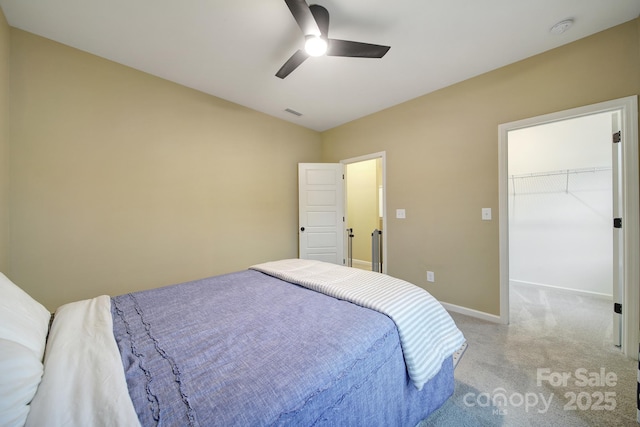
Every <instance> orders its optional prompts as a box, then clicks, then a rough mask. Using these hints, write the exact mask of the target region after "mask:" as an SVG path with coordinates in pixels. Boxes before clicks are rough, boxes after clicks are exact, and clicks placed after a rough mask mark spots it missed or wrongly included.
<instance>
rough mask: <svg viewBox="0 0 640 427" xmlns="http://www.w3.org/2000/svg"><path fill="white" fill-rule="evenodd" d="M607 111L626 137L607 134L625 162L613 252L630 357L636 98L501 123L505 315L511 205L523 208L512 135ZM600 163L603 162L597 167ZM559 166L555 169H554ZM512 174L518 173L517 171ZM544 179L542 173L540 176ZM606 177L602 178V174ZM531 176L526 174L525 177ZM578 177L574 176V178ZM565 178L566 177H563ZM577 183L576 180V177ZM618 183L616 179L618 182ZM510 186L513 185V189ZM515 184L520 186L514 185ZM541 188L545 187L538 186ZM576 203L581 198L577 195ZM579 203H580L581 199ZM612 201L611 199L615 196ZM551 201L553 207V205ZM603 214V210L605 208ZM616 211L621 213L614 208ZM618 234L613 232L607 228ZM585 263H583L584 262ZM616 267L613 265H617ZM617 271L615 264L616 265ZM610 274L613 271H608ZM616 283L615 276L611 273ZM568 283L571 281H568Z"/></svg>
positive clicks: (634, 319) (634, 298) (634, 311)
mask: <svg viewBox="0 0 640 427" xmlns="http://www.w3.org/2000/svg"><path fill="white" fill-rule="evenodd" d="M604 113H613V114H612V115H611V117H615V116H616V115H617V117H618V118H619V125H620V129H621V140H620V143H619V144H618V145H615V143H614V142H613V141H612V139H613V136H612V135H609V137H608V138H607V139H608V141H611V146H610V147H611V151H609V153H610V154H609V155H608V156H607V157H608V158H610V159H612V158H613V157H614V155H613V154H611V153H613V152H614V149H613V147H619V154H618V157H617V160H618V163H619V165H620V169H619V170H620V174H619V176H620V179H619V183H620V187H619V188H618V189H614V190H613V192H617V193H619V195H620V207H619V213H618V215H620V217H622V218H623V220H624V227H623V228H621V229H620V230H619V231H620V233H619V239H620V240H619V246H617V247H618V248H619V252H618V253H614V255H613V256H614V257H618V259H619V266H620V271H621V273H620V277H619V281H620V290H621V292H620V295H619V297H620V299H621V300H622V302H623V310H622V327H621V329H622V350H623V352H624V353H625V354H626V355H627V356H629V357H637V353H636V350H637V348H636V347H637V342H638V324H639V316H638V311H639V307H638V296H639V294H640V293H639V289H638V288H639V286H638V278H639V277H640V275H639V272H638V266H637V262H636V260H637V257H638V254H639V253H640V249H639V246H640V244H639V240H640V239H639V230H638V225H637V223H638V217H639V213H638V194H637V183H638V139H637V135H638V133H637V125H638V122H637V97H635V96H633V97H628V98H622V99H619V100H613V101H608V102H603V103H600V104H594V105H590V106H586V107H581V108H576V109H572V110H567V111H562V112H558V113H552V114H548V115H544V116H539V117H534V118H530V119H524V120H520V121H517V122H511V123H506V124H503V125H500V126H499V165H500V169H499V175H500V177H499V186H500V193H499V199H500V318H501V322H502V323H509V280H510V278H511V274H510V242H511V241H510V227H509V225H510V224H509V220H510V210H515V211H516V212H518V210H520V208H521V207H522V206H519V205H518V204H515V205H514V204H511V199H510V191H516V192H517V191H518V188H517V187H518V184H517V183H515V185H514V181H511V182H510V174H509V160H510V154H509V150H510V149H511V145H510V143H509V138H510V135H514V134H515V133H517V131H519V130H524V129H527V128H533V127H536V126H542V125H546V124H553V123H560V122H562V121H566V120H571V119H577V118H581V117H582V118H583V117H587V116H592V115H598V114H604ZM611 129H612V127H611V125H610V126H609V132H610V134H611ZM555 151H556V150H551V149H549V150H544V151H543V152H544V153H545V154H544V156H546V157H547V160H548V159H549V158H553V157H554V154H555ZM527 157H528V160H531V157H530V155H529V156H527ZM616 166H617V165H616V162H613V164H612V170H611V173H612V174H613V175H616V173H617V170H616ZM598 167H600V166H598ZM552 169H555V168H552ZM573 169H574V172H576V173H575V175H578V174H579V173H581V171H580V170H579V169H581V167H580V166H579V165H575V167H573ZM603 169H604V170H603V171H601V172H602V173H604V174H607V173H608V171H607V170H606V169H607V167H606V166H603ZM557 171H558V169H556V170H555V171H553V170H551V171H549V170H547V171H536V172H531V171H530V172H524V173H521V174H520V175H521V176H522V175H525V176H526V174H527V173H529V174H533V176H532V177H531V178H533V177H534V176H535V175H537V174H540V175H544V174H553V173H556V172H557ZM511 172H512V175H515V173H513V172H514V171H513V170H512V171H511ZM553 176H555V177H556V178H555V179H556V180H557V179H558V177H562V175H561V174H558V175H553ZM567 177H568V178H569V180H571V177H572V175H571V174H566V171H565V175H564V184H560V183H559V182H557V183H556V184H555V185H564V186H565V192H566V191H567V189H566V180H567ZM536 178H539V177H536ZM600 178H601V177H600ZM525 179H526V178H524V177H523V181H524V180H525ZM574 179H575V178H574ZM560 182H562V180H560ZM574 182H576V181H574ZM614 182H615V181H614ZM510 187H511V190H510ZM513 187H515V190H514V189H513ZM520 187H521V189H522V188H524V186H523V182H520ZM539 190H540V189H539ZM572 202H576V200H573V201H572ZM578 203H580V202H578ZM610 203H611V204H613V203H612V201H610ZM549 206H551V207H550V208H549ZM556 207H557V206H552V205H548V208H549V209H552V208H553V209H555V208H556ZM600 214H603V213H602V212H600ZM614 215H616V213H615V212H614ZM608 221H609V224H610V227H611V228H610V230H613V227H614V221H613V217H610V218H609V219H608ZM607 233H613V234H615V233H614V232H613V231H610V232H607ZM607 248H611V249H610V250H611V251H612V252H613V248H614V242H613V241H611V240H609V241H608V243H607ZM583 264H584V263H583ZM613 265H614V266H616V265H617V263H616V262H615V261H614V262H613ZM612 268H613V266H612ZM613 270H614V276H615V271H616V268H613ZM603 274H608V273H603ZM611 280H612V282H614V281H615V280H616V279H615V278H612V279H611ZM565 287H567V286H565ZM612 291H613V292H612V293H613V294H614V295H613V299H614V300H615V298H616V295H615V294H616V287H615V286H613V289H612ZM589 292H596V291H594V290H593V289H591V290H589ZM604 293H606V292H604ZM610 307H611V313H612V316H611V317H610V318H614V317H615V316H614V315H613V310H614V307H613V304H611V306H610Z"/></svg>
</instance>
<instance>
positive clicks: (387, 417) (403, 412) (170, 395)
mask: <svg viewBox="0 0 640 427" xmlns="http://www.w3.org/2000/svg"><path fill="white" fill-rule="evenodd" d="M112 314H113V323H114V335H115V338H116V341H117V342H118V346H119V348H120V351H121V354H122V361H123V366H124V368H125V373H126V377H127V385H128V388H129V393H130V395H131V398H132V400H133V403H134V406H135V407H136V411H137V413H138V417H139V419H140V422H141V424H142V425H143V426H151V425H167V426H170V425H175V426H185V425H201V426H217V425H219V426H266V425H291V426H311V425H326V426H337V425H354V426H355V425H362V426H376V425H378V426H411V427H413V426H415V425H416V424H417V423H418V422H419V421H420V420H421V419H423V418H425V417H426V416H427V415H428V414H429V413H431V412H432V411H433V410H435V409H436V408H438V407H439V406H440V405H441V404H442V403H443V402H444V401H445V400H446V399H447V398H448V397H449V396H450V395H451V394H452V393H453V387H454V386H453V372H452V371H453V367H452V363H451V359H450V358H449V359H447V360H445V362H444V363H443V367H442V369H441V371H440V373H439V374H438V375H436V376H435V377H434V378H433V379H432V380H431V381H430V382H428V383H427V384H426V385H425V387H424V388H423V389H422V390H421V391H418V390H417V389H416V388H415V387H414V386H413V385H412V384H411V383H410V381H409V378H408V376H407V373H406V367H405V364H404V359H403V355H402V350H401V347H400V342H399V338H398V332H397V329H396V327H395V324H394V323H393V321H391V319H389V318H388V317H386V316H385V315H383V314H380V313H378V312H375V311H372V310H369V309H366V308H362V307H359V306H357V305H354V304H352V303H349V302H346V301H341V300H338V299H335V298H332V297H328V296H325V295H323V294H320V293H317V292H314V291H312V290H308V289H305V288H302V287H300V286H298V285H294V284H291V283H287V282H284V281H281V280H279V279H276V278H273V277H270V276H267V275H265V274H263V273H260V272H257V271H253V270H247V271H242V272H238V273H232V274H228V275H223V276H216V277H212V278H208V279H203V280H198V281H195V282H189V283H184V284H180V285H174V286H169V287H165V288H160V289H155V290H150V291H143V292H137V293H133V294H126V295H122V296H118V297H114V298H112Z"/></svg>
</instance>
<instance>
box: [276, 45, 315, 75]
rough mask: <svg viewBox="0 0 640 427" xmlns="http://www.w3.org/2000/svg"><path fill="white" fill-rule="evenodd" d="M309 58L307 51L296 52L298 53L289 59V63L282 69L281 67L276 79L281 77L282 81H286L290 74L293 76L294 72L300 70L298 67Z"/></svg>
mask: <svg viewBox="0 0 640 427" xmlns="http://www.w3.org/2000/svg"><path fill="white" fill-rule="evenodd" d="M308 57H309V55H308V54H307V53H306V52H305V51H303V50H298V51H296V53H294V54H293V55H291V58H289V59H288V60H287V62H285V63H284V65H283V66H282V67H280V69H279V70H278V72H277V73H276V77H280V78H281V79H284V78H285V77H287V76H288V75H289V74H291V72H292V71H293V70H295V69H296V68H298V66H299V65H300V64H302V63H303V62H304V61H305V59H307V58H308Z"/></svg>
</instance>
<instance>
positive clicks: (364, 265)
mask: <svg viewBox="0 0 640 427" xmlns="http://www.w3.org/2000/svg"><path fill="white" fill-rule="evenodd" d="M352 262H353V264H352V265H353V267H355V268H359V269H361V270H369V271H371V261H362V260H361V259H353V260H352Z"/></svg>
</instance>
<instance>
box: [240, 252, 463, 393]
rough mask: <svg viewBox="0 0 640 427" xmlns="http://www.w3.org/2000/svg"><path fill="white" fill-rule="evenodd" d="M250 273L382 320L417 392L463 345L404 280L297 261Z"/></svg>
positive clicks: (432, 302)
mask: <svg viewBox="0 0 640 427" xmlns="http://www.w3.org/2000/svg"><path fill="white" fill-rule="evenodd" d="M250 268H251V269H253V270H257V271H261V272H263V273H266V274H268V275H270V276H274V277H277V278H278V279H281V280H285V281H287V282H291V283H295V284H298V285H301V286H304V287H305V288H308V289H312V290H314V291H317V292H321V293H324V294H326V295H329V296H331V297H334V298H338V299H341V300H345V301H349V302H352V303H354V304H358V305H360V306H362V307H365V308H369V309H372V310H376V311H379V312H381V313H383V314H386V315H387V316H388V317H390V318H391V319H392V320H393V321H394V322H395V324H396V327H397V328H398V334H399V335H400V343H401V345H402V352H403V354H404V359H405V364H406V366H407V372H408V374H409V378H411V381H412V382H413V384H414V385H415V386H416V388H418V390H421V389H422V386H423V385H424V384H425V383H426V382H427V381H429V380H430V379H431V378H433V377H434V376H435V375H436V374H437V373H438V371H439V369H440V366H441V365H442V362H443V361H444V360H445V359H446V358H448V357H449V356H451V355H452V354H453V353H454V352H455V351H456V350H457V349H458V348H460V346H461V345H462V344H463V343H464V342H465V339H464V336H463V335H462V332H460V330H459V329H458V328H457V327H456V325H455V323H454V322H453V319H451V316H449V313H447V311H446V310H445V309H444V307H442V305H441V304H440V303H439V302H438V301H437V300H436V299H435V298H434V297H432V296H431V294H429V292H427V291H425V290H424V289H422V288H420V287H418V286H416V285H413V284H411V283H409V282H406V281H404V280H400V279H396V278H394V277H391V276H387V275H386V274H381V273H376V272H373V271H365V270H358V269H355V268H350V267H344V266H341V265H336V264H329V263H325V262H321V261H313V260H303V259H288V260H281V261H273V262H267V263H264V264H258V265H254V266H252V267H250Z"/></svg>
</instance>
